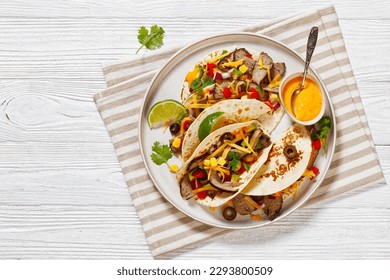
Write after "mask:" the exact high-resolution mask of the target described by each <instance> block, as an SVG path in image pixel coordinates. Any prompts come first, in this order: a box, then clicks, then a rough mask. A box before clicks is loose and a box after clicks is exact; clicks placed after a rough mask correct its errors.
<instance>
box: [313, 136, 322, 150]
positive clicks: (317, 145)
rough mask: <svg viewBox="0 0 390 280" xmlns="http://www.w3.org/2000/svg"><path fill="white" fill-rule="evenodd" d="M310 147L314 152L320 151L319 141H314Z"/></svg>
mask: <svg viewBox="0 0 390 280" xmlns="http://www.w3.org/2000/svg"><path fill="white" fill-rule="evenodd" d="M311 146H312V148H313V149H314V150H317V151H319V150H321V140H320V139H316V140H314V141H313V142H312V143H311Z"/></svg>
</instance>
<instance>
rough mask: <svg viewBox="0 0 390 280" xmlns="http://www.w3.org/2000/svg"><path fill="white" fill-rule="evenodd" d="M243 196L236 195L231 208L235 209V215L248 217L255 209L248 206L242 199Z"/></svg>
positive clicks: (250, 205)
mask: <svg viewBox="0 0 390 280" xmlns="http://www.w3.org/2000/svg"><path fill="white" fill-rule="evenodd" d="M244 197H245V196H244V195H243V194H238V195H236V196H235V197H234V198H233V206H234V209H236V211H237V213H238V214H240V215H249V214H250V213H252V212H253V211H255V210H256V208H255V207H254V206H253V205H252V204H250V203H249V202H248V201H246V200H245V199H244Z"/></svg>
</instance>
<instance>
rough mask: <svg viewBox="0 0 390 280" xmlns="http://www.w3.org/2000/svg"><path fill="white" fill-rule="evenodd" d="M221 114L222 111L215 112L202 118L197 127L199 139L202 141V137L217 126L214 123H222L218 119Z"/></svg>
mask: <svg viewBox="0 0 390 280" xmlns="http://www.w3.org/2000/svg"><path fill="white" fill-rule="evenodd" d="M222 114H223V112H215V113H212V114H210V115H208V116H207V117H205V118H204V120H203V121H202V122H201V123H200V125H199V128H198V137H199V140H200V141H203V139H205V138H206V137H207V135H209V134H210V133H211V132H212V131H214V130H216V129H218V128H219V127H216V126H217V125H216V124H219V125H222V122H221V121H219V120H221V118H223V117H221V115H222ZM218 119H219V120H218Z"/></svg>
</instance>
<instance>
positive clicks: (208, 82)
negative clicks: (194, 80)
mask: <svg viewBox="0 0 390 280" xmlns="http://www.w3.org/2000/svg"><path fill="white" fill-rule="evenodd" d="M213 84H215V81H214V80H213V79H212V78H210V77H209V76H206V77H204V79H203V86H202V88H205V87H208V86H211V85H213Z"/></svg>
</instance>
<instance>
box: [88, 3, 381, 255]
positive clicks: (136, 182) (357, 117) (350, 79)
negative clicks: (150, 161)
mask: <svg viewBox="0 0 390 280" xmlns="http://www.w3.org/2000/svg"><path fill="white" fill-rule="evenodd" d="M314 25H316V26H318V27H319V39H318V43H317V48H316V53H315V56H314V57H313V60H312V61H313V64H312V66H313V67H314V68H315V69H316V70H317V72H318V74H319V75H320V76H321V78H322V79H323V81H324V83H325V85H326V88H327V89H328V91H329V94H330V96H331V100H332V103H333V104H334V108H335V114H336V118H337V129H338V131H337V142H336V149H335V154H334V158H333V161H332V164H331V166H330V169H329V171H328V173H327V176H326V178H325V180H324V182H323V184H322V185H321V187H319V188H318V189H317V191H316V192H315V193H314V195H313V197H312V198H311V199H310V200H309V202H308V203H307V204H310V203H314V202H318V201H321V200H323V199H326V198H330V197H334V196H337V195H339V194H341V193H344V192H346V191H350V190H352V189H355V188H357V187H363V186H368V185H372V184H378V183H382V182H384V177H383V174H382V170H381V167H380V165H379V162H378V159H377V155H376V151H375V148H374V145H373V141H372V138H371V133H370V130H369V127H368V124H367V119H366V116H365V113H364V109H363V105H362V103H361V99H360V95H359V91H358V88H357V85H356V81H355V78H354V75H353V72H352V68H351V65H350V62H349V58H348V55H347V52H346V48H345V45H344V40H343V36H342V34H341V30H340V27H339V24H338V19H337V15H336V12H335V10H334V7H333V6H329V7H325V8H322V9H319V10H315V11H311V12H306V13H304V14H298V15H295V16H289V17H284V18H281V19H276V20H273V21H271V22H268V23H266V24H262V25H258V26H251V27H248V28H244V29H241V31H248V32H255V33H259V34H264V35H267V36H270V37H273V38H275V39H276V40H279V41H281V42H283V43H285V44H287V45H289V46H290V47H291V48H293V49H295V50H296V51H297V52H298V53H299V54H300V55H301V56H302V57H304V55H305V54H304V52H305V49H306V40H307V33H308V30H310V28H311V27H312V26H314ZM178 49H179V48H175V49H171V50H165V51H158V52H154V53H151V54H150V55H148V56H146V57H142V58H139V57H137V58H135V59H133V60H131V61H125V62H119V63H114V64H111V65H108V66H105V67H103V72H104V76H105V78H106V81H107V85H108V86H110V87H109V88H108V89H107V90H105V91H102V92H100V93H98V94H96V95H95V96H94V99H95V102H96V105H97V108H98V110H99V112H100V114H101V116H102V118H103V120H104V123H105V125H106V127H107V130H108V132H109V134H110V136H111V139H112V142H113V144H114V147H115V150H116V153H117V155H118V159H119V162H120V165H121V167H122V170H123V173H124V177H125V179H126V182H127V184H128V186H129V190H130V194H131V197H132V199H133V202H134V206H135V209H136V211H137V213H138V215H139V218H140V220H141V223H142V226H143V229H144V231H145V236H146V239H147V241H148V244H149V246H150V250H151V253H152V255H153V256H158V255H161V254H163V253H166V252H169V251H172V250H175V249H178V248H182V247H183V246H186V245H189V244H191V243H194V242H199V241H202V240H206V239H207V240H209V239H210V238H212V237H215V236H216V235H217V234H220V233H222V232H224V231H225V230H223V229H219V228H215V227H210V226H207V225H204V224H202V223H200V222H197V221H194V220H193V219H191V218H189V217H187V216H185V215H184V214H183V213H181V212H180V211H178V210H177V209H176V208H175V207H173V206H172V205H171V204H170V203H169V202H167V201H166V200H165V199H164V198H163V197H162V196H161V194H160V193H159V192H158V191H157V189H156V188H155V187H154V185H153V183H152V181H151V180H150V178H149V176H148V174H147V172H146V169H145V167H144V165H143V163H142V159H141V156H140V147H139V143H138V135H137V122H138V118H139V110H140V106H141V100H142V99H143V97H144V95H145V91H146V89H147V87H148V85H149V83H150V81H151V79H152V78H153V76H154V75H155V74H156V73H157V70H158V69H159V68H160V67H161V66H162V65H163V64H164V63H165V62H166V60H167V59H168V58H169V57H170V56H172V55H173V54H174V53H175V52H176V51H177V50H178ZM361 170H364V172H361ZM307 204H306V205H307ZM161 213H164V215H161Z"/></svg>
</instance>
